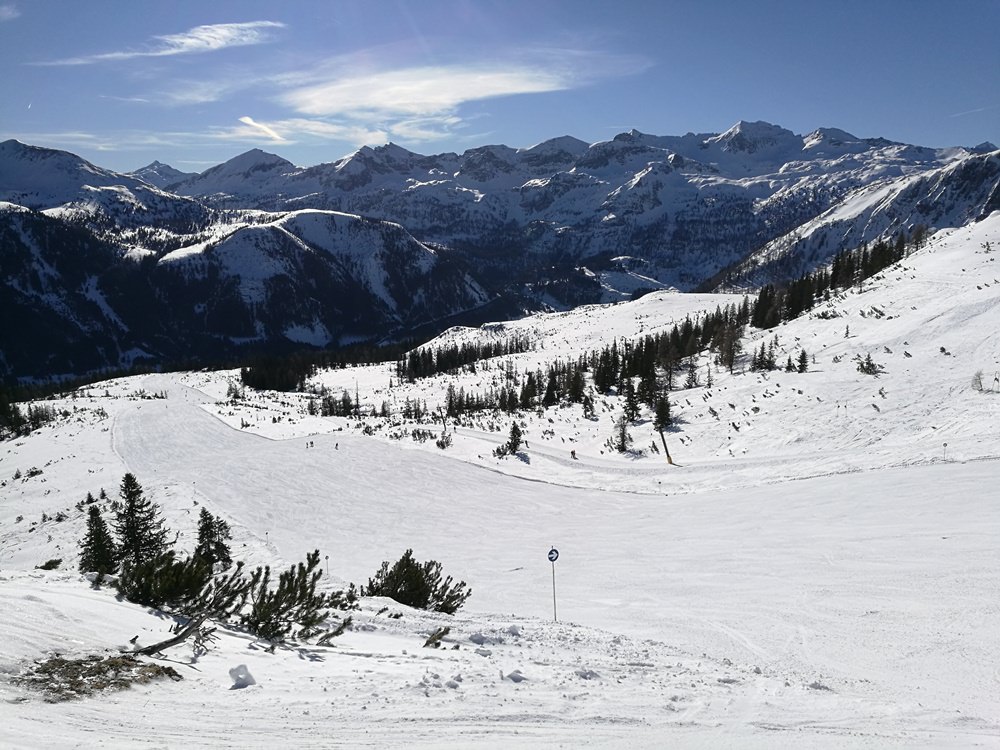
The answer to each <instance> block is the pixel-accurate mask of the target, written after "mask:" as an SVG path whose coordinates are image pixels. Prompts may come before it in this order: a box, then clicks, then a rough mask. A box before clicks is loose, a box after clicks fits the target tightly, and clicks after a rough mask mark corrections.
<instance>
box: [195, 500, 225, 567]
mask: <svg viewBox="0 0 1000 750" xmlns="http://www.w3.org/2000/svg"><path fill="white" fill-rule="evenodd" d="M231 538H232V535H231V533H230V530H229V524H228V523H226V522H225V521H223V520H222V519H221V518H216V517H215V516H213V515H212V514H211V513H209V512H208V509H206V508H202V509H201V513H200V514H199V516H198V546H197V547H195V550H194V554H195V556H197V557H201V558H202V559H203V560H204V561H205V562H206V563H208V564H209V565H210V566H214V565H216V564H218V565H220V566H221V567H222V569H223V570H226V569H227V568H228V567H229V566H230V565H232V563H233V558H232V555H231V554H230V551H229V545H228V544H227V543H226V542H228V541H229V540H230V539H231Z"/></svg>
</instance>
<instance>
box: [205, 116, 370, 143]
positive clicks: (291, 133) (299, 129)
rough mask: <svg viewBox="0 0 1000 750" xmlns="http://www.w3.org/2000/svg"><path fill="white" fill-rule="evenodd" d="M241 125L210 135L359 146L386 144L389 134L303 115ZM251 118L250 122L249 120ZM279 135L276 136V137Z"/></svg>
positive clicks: (238, 139)
mask: <svg viewBox="0 0 1000 750" xmlns="http://www.w3.org/2000/svg"><path fill="white" fill-rule="evenodd" d="M239 119H240V122H241V123H243V125H241V126H237V127H231V128H213V129H212V130H211V131H210V132H209V133H208V134H207V136H205V137H207V138H210V139H212V140H222V141H245V142H249V143H259V142H260V140H261V135H262V134H263V135H267V136H268V137H269V138H271V139H272V140H278V141H280V142H282V143H297V142H300V141H302V140H322V141H330V140H337V141H347V142H349V143H353V144H356V145H358V146H360V145H363V144H366V143H385V142H386V141H387V140H388V134H387V133H386V132H385V131H384V130H378V129H372V128H366V127H363V126H359V125H354V124H344V123H333V122H327V121H324V120H313V119H309V118H304V117H293V118H288V119H283V120H272V121H268V122H260V121H257V120H252V119H251V118H249V117H241V118H239ZM248 120H250V122H247V121H248ZM271 133H273V134H274V136H277V138H274V136H272V135H271Z"/></svg>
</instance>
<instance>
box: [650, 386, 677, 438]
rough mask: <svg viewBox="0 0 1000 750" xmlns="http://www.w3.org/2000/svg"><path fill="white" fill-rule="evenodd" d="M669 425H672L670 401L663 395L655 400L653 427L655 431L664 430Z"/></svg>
mask: <svg viewBox="0 0 1000 750" xmlns="http://www.w3.org/2000/svg"><path fill="white" fill-rule="evenodd" d="M671 424H673V418H672V417H671V416H670V399H668V398H667V396H666V394H664V395H663V396H661V397H660V398H658V399H657V400H656V416H655V417H654V419H653V426H654V427H655V428H656V429H657V430H665V429H666V428H667V427H669V426H670V425H671Z"/></svg>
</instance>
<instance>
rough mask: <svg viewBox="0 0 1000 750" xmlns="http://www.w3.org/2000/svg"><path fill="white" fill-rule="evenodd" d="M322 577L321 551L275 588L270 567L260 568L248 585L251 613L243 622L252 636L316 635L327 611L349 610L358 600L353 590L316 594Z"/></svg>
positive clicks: (280, 638) (272, 638) (277, 638)
mask: <svg viewBox="0 0 1000 750" xmlns="http://www.w3.org/2000/svg"><path fill="white" fill-rule="evenodd" d="M322 576H323V569H322V568H321V567H320V565H319V550H315V551H313V552H311V553H309V554H308V555H306V561H305V563H299V564H298V565H297V566H294V565H293V566H292V567H290V568H289V569H288V570H286V571H285V572H283V573H282V574H281V575H280V576H279V577H278V585H277V588H274V589H272V588H271V586H270V583H271V568H270V567H264V568H257V570H256V571H254V573H253V575H252V576H251V578H250V583H249V600H250V610H249V611H248V612H246V613H244V615H243V616H242V617H241V618H240V621H241V622H242V623H243V625H245V626H246V628H247V630H249V631H250V632H251V633H253V634H254V635H257V636H259V637H261V638H265V639H267V640H269V641H275V642H281V641H284V640H285V639H286V638H289V637H291V638H310V637H312V636H314V635H316V634H317V633H319V632H320V625H321V624H322V623H323V621H324V620H326V618H327V616H328V615H329V613H328V612H327V610H328V609H331V608H338V609H346V608H347V605H349V604H353V602H354V600H355V599H356V598H357V595H356V593H355V591H354V589H353V587H352V588H351V589H349V590H348V591H347V593H346V594H345V593H344V592H340V591H338V592H336V593H333V594H323V593H317V592H316V584H317V583H319V579H320V578H321V577H322Z"/></svg>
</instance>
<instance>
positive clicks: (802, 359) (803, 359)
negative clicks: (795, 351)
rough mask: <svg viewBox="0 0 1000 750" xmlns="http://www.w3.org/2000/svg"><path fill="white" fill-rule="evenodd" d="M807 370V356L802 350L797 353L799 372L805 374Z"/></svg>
mask: <svg viewBox="0 0 1000 750" xmlns="http://www.w3.org/2000/svg"><path fill="white" fill-rule="evenodd" d="M808 369H809V355H808V354H806V350H805V349H803V350H802V351H801V352H799V367H798V371H799V372H806V371H807V370H808Z"/></svg>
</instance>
